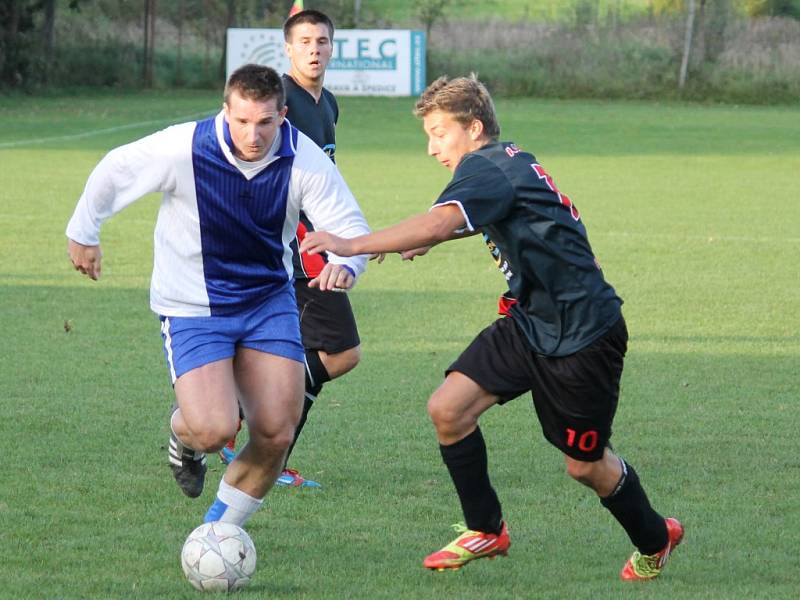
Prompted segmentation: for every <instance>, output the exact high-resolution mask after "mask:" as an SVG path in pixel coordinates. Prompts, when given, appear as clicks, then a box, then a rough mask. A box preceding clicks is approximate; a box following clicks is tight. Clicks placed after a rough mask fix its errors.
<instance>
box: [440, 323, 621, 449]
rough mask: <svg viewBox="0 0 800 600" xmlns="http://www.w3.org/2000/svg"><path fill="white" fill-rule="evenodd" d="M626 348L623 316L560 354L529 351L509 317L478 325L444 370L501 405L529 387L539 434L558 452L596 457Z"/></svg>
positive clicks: (614, 399)
mask: <svg viewBox="0 0 800 600" xmlns="http://www.w3.org/2000/svg"><path fill="white" fill-rule="evenodd" d="M627 346H628V330H627V328H626V326H625V319H624V318H622V317H620V318H619V320H618V321H617V322H616V323H615V324H614V325H613V326H612V327H611V329H610V330H609V331H608V332H606V333H605V334H603V336H601V337H600V338H599V339H597V340H596V341H594V342H593V343H592V344H590V345H589V346H587V347H586V348H584V349H582V350H580V351H578V352H576V353H575V354H570V355H569V356H563V357H548V356H542V355H541V354H537V353H536V352H534V351H533V350H531V348H530V346H529V344H528V342H527V340H526V339H525V335H524V334H523V333H522V332H521V331H520V329H519V327H517V324H516V323H515V322H514V319H512V318H510V317H508V318H503V319H499V320H497V321H495V322H494V323H493V324H492V325H490V326H489V327H487V328H486V329H484V330H483V331H482V332H481V333H480V334H478V337H476V338H475V339H474V340H473V341H472V343H471V344H470V345H469V346H468V347H467V349H466V350H464V352H462V354H461V356H459V357H458V358H457V359H456V361H455V362H454V363H453V364H452V365H450V368H448V369H447V373H450V372H451V371H458V372H459V373H463V374H464V375H466V376H467V377H469V378H470V379H472V380H473V381H475V382H476V383H477V384H478V385H480V386H481V387H482V388H483V389H485V390H486V391H487V392H489V393H491V394H495V395H496V396H498V397H499V398H500V400H499V403H500V404H503V403H505V402H508V401H509V400H513V399H514V398H516V397H517V396H520V395H522V394H524V393H525V392H528V391H530V392H531V393H532V395H533V405H534V407H535V408H536V414H537V415H538V417H539V422H540V423H541V426H542V432H543V433H544V437H545V438H546V439H547V440H548V441H549V442H550V443H551V444H553V445H554V446H555V447H556V448H558V449H559V450H561V451H562V452H564V454H566V455H568V456H570V457H572V458H575V459H577V460H583V461H596V460H600V459H601V458H602V457H603V451H604V449H605V447H606V446H607V445H608V441H609V438H610V437H611V423H612V421H613V420H614V413H616V411H617V401H618V399H619V381H620V377H621V376H622V366H623V362H624V358H625V352H626V350H627Z"/></svg>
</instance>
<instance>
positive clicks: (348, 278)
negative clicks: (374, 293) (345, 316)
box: [308, 263, 356, 292]
mask: <svg viewBox="0 0 800 600" xmlns="http://www.w3.org/2000/svg"><path fill="white" fill-rule="evenodd" d="M355 282H356V278H355V277H353V274H352V273H351V272H350V271H349V270H348V269H347V268H346V267H344V266H343V265H335V264H333V263H328V264H326V265H325V267H324V268H323V269H322V271H321V272H320V274H319V275H317V276H316V277H315V278H314V279H312V280H311V281H309V282H308V287H312V288H313V287H315V288H319V289H320V290H321V291H323V292H343V291H345V290H349V289H350V288H351V287H353V284H355Z"/></svg>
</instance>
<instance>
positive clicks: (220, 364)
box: [172, 359, 239, 452]
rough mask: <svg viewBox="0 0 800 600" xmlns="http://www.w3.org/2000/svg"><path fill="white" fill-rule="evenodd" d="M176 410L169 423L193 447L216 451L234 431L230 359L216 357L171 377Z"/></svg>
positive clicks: (235, 419) (184, 441) (235, 422)
mask: <svg viewBox="0 0 800 600" xmlns="http://www.w3.org/2000/svg"><path fill="white" fill-rule="evenodd" d="M175 397H176V399H177V400H178V408H179V410H178V411H177V412H176V413H175V414H174V415H173V418H172V426H173V428H174V430H175V433H176V434H177V436H178V438H180V440H181V441H182V442H183V443H184V444H186V445H187V446H189V447H190V448H193V449H194V450H199V451H201V452H216V451H217V450H219V449H220V448H222V446H223V445H225V442H226V441H227V440H228V439H230V437H231V436H232V435H233V434H234V433H235V432H236V426H237V419H238V417H239V414H238V408H237V406H236V385H235V383H234V380H233V368H232V360H231V359H225V360H219V361H216V362H213V363H209V364H207V365H203V366H202V367H198V368H197V369H192V370H191V371H189V372H187V373H184V374H183V375H181V376H180V377H178V379H177V380H176V381H175Z"/></svg>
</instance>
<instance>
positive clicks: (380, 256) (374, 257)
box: [369, 252, 386, 264]
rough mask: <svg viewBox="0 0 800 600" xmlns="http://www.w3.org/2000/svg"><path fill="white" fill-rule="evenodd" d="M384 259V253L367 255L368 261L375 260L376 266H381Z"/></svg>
mask: <svg viewBox="0 0 800 600" xmlns="http://www.w3.org/2000/svg"><path fill="white" fill-rule="evenodd" d="M385 258H386V253H385V252H378V253H377V254H370V255H369V259H370V260H377V261H378V264H381V263H382V262H383V260H384V259H385Z"/></svg>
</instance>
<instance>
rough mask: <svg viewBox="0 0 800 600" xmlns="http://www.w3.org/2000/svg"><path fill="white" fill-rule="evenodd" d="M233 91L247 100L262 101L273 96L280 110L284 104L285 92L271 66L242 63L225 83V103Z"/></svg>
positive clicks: (279, 77) (281, 82) (279, 78)
mask: <svg viewBox="0 0 800 600" xmlns="http://www.w3.org/2000/svg"><path fill="white" fill-rule="evenodd" d="M233 91H236V92H238V93H239V95H240V96H241V97H242V98H247V99H248V100H256V101H262V100H269V99H271V98H275V101H276V102H275V105H276V108H277V109H278V110H281V109H282V108H283V106H284V105H285V104H286V92H285V91H284V89H283V81H282V80H281V76H280V75H278V72H277V71H276V70H275V69H273V68H272V67H266V66H264V65H254V64H249V65H243V66H241V67H239V68H238V69H236V70H235V71H234V72H233V73H231V76H230V77H229V78H228V83H227V84H226V85H225V93H224V99H225V103H226V104H227V103H228V101H229V100H230V97H231V92H233Z"/></svg>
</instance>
